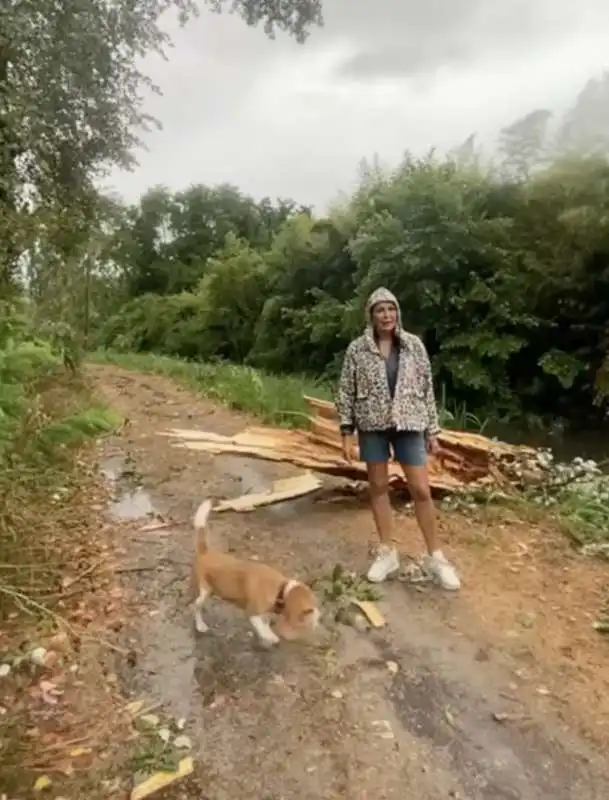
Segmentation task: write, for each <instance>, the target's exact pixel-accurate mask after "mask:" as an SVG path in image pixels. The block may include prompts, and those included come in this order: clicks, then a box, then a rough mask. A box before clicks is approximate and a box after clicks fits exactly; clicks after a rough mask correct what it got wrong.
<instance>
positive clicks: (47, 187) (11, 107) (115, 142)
mask: <svg viewBox="0 0 609 800" xmlns="http://www.w3.org/2000/svg"><path fill="white" fill-rule="evenodd" d="M206 5H208V6H210V7H211V9H212V10H213V11H216V12H221V11H223V10H224V9H225V8H226V6H227V3H226V2H225V0H206ZM170 9H176V10H177V11H178V13H179V15H180V18H181V20H182V21H186V20H187V19H188V17H189V16H190V15H192V14H195V13H197V4H196V2H195V0H132V2H129V3H110V4H109V3H107V2H106V0H62V1H61V2H48V0H9V2H8V3H5V4H4V6H3V8H2V11H1V12H0V14H1V17H0V20H1V25H0V153H1V156H0V220H1V223H2V224H1V228H0V240H2V241H3V242H4V243H5V244H4V252H3V262H2V264H0V280H1V281H3V282H4V283H5V284H8V282H9V279H10V276H11V275H12V273H13V272H14V270H15V269H16V266H17V262H18V258H19V251H20V247H22V246H23V243H21V242H19V241H18V237H17V236H16V235H15V234H14V224H13V223H14V215H15V214H16V213H18V214H20V213H22V212H23V211H24V208H23V204H24V193H25V192H27V196H28V202H27V203H25V208H26V209H28V208H31V206H32V203H33V204H34V205H37V206H39V205H43V206H45V207H50V208H54V209H63V208H71V209H72V212H71V226H72V228H73V227H74V224H75V222H77V223H78V224H77V226H76V230H77V232H79V233H81V232H83V231H86V228H87V224H88V222H89V221H90V220H91V219H92V217H93V216H94V214H95V200H96V196H95V193H94V192H92V191H91V187H92V181H93V179H94V178H95V177H96V176H97V175H99V174H100V173H101V172H103V171H104V170H106V169H108V168H109V167H111V166H119V167H126V168H129V167H131V166H132V165H133V163H134V154H133V150H134V147H135V145H136V144H137V143H138V141H139V138H138V137H139V135H140V132H141V131H142V130H143V129H146V128H148V127H149V126H150V125H152V124H154V123H155V121H154V120H153V119H151V118H150V117H149V116H148V115H147V114H146V113H145V112H144V111H143V107H142V102H143V97H142V92H141V89H142V86H143V85H148V86H150V85H151V84H150V81H149V80H148V79H147V77H146V75H145V74H144V73H142V71H141V69H140V67H139V66H138V64H139V63H140V60H141V57H142V56H143V55H145V54H146V53H147V52H150V51H154V52H158V53H164V52H165V50H166V47H167V45H168V44H169V42H168V37H167V35H166V34H164V33H163V31H162V29H161V27H160V19H161V17H162V15H163V14H164V13H165V12H166V11H168V10H170ZM231 10H232V11H234V12H236V13H238V14H240V15H241V16H242V18H243V19H244V20H245V22H246V23H247V24H248V25H257V24H259V23H262V24H263V25H264V27H265V30H266V32H267V33H268V34H269V35H271V36H272V35H274V34H275V32H276V31H278V30H281V31H285V32H287V33H288V34H291V35H293V36H295V37H296V39H298V40H299V41H303V40H304V39H305V38H306V35H307V32H308V30H309V29H310V27H311V26H313V25H319V24H321V8H320V2H319V0H282V2H276V0H235V2H233V3H232V5H231ZM76 210H77V211H78V217H79V219H78V220H77V219H76V214H75V211H76ZM62 246H63V249H64V255H66V253H67V252H68V251H67V250H66V247H67V243H66V242H65V241H64V242H63V243H62Z"/></svg>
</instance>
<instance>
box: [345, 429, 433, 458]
mask: <svg viewBox="0 0 609 800" xmlns="http://www.w3.org/2000/svg"><path fill="white" fill-rule="evenodd" d="M357 438H358V444H359V453H360V456H359V457H360V460H361V461H364V462H365V463H366V464H384V463H386V462H388V461H389V460H390V459H391V453H392V451H393V456H394V458H395V460H396V461H398V462H399V463H400V464H406V465H407V466H409V467H424V466H425V464H426V463H427V441H426V438H425V434H424V433H421V432H420V431H396V430H395V428H392V429H391V430H386V431H358V434H357Z"/></svg>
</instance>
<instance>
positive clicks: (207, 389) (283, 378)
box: [89, 350, 487, 433]
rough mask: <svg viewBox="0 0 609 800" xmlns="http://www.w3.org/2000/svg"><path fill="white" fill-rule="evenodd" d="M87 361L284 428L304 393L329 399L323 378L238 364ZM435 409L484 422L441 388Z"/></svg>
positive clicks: (122, 358) (454, 419) (109, 353)
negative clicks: (161, 381)
mask: <svg viewBox="0 0 609 800" xmlns="http://www.w3.org/2000/svg"><path fill="white" fill-rule="evenodd" d="M89 361H91V362H93V363H96V364H115V365H116V366H119V367H123V368H125V369H130V370H134V371H136V372H147V373H152V374H156V375H165V376H166V377H168V378H172V379H173V380H175V381H177V382H178V383H181V384H182V385H184V386H187V387H188V388H189V389H194V390H195V391H196V392H198V393H199V394H201V395H203V396H204V397H207V398H209V399H210V400H215V401H216V402H219V403H222V404H223V405H225V406H227V407H228V408H232V409H235V410H236V411H246V412H248V413H250V414H253V415H254V416H256V417H258V418H259V419H261V420H262V421H263V422H265V423H269V424H273V425H280V426H283V427H289V428H298V427H304V426H305V425H306V416H307V411H308V409H307V405H306V403H305V402H304V400H303V396H304V395H309V396H312V397H318V398H320V399H321V400H330V401H332V400H333V399H334V388H335V387H333V386H332V385H330V384H329V383H327V382H324V381H321V380H319V381H316V380H314V379H312V378H310V377H303V376H298V375H270V374H268V373H265V372H262V371H260V370H257V369H253V368H252V367H245V366H241V365H239V364H223V363H201V362H196V361H185V360H182V359H179V358H172V357H170V356H160V355H154V354H153V353H119V352H116V351H113V350H97V351H95V352H93V353H91V354H90V355H89ZM438 413H439V417H440V424H441V425H442V426H443V427H444V428H452V429H453V430H470V431H475V432H477V433H482V432H483V430H484V428H485V427H486V423H487V421H485V420H480V419H479V418H478V417H476V416H475V415H473V414H470V413H469V412H468V411H467V409H466V408H465V406H461V407H459V408H456V407H454V408H450V406H449V404H447V402H446V398H445V394H444V392H442V397H441V398H440V403H439V409H438Z"/></svg>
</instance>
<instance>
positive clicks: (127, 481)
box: [101, 456, 156, 520]
mask: <svg viewBox="0 0 609 800" xmlns="http://www.w3.org/2000/svg"><path fill="white" fill-rule="evenodd" d="M101 473H102V475H103V476H104V477H105V478H106V480H107V481H109V482H110V483H111V484H112V485H113V486H114V487H115V490H116V499H115V500H113V501H112V502H111V503H109V505H108V511H109V512H110V514H111V515H112V517H114V519H117V520H129V519H142V518H144V517H153V516H156V510H155V507H154V505H153V503H152V498H151V497H150V494H149V493H148V492H147V491H146V489H144V488H143V487H142V486H139V485H135V486H134V485H133V483H134V481H133V477H134V476H133V472H132V470H130V469H129V468H128V466H127V460H126V459H125V458H124V457H123V456H113V457H111V458H108V459H106V460H105V461H104V463H103V464H102V467H101Z"/></svg>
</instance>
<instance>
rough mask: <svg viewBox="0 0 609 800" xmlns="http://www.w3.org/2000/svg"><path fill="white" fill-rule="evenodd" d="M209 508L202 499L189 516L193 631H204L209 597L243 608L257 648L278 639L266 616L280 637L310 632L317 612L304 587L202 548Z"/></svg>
mask: <svg viewBox="0 0 609 800" xmlns="http://www.w3.org/2000/svg"><path fill="white" fill-rule="evenodd" d="M211 509H212V503H211V500H205V501H204V502H203V503H201V505H200V506H199V508H198V510H197V512H196V514H195V518H194V527H195V564H194V574H195V580H196V584H197V590H198V596H197V598H196V600H195V627H196V629H197V631H198V632H199V633H205V632H206V631H207V630H209V628H208V626H207V624H206V623H205V621H204V619H203V615H202V610H203V605H204V604H205V601H206V600H207V598H208V597H209V596H210V595H215V596H217V597H220V598H222V599H223V600H226V601H228V602H229V603H233V605H236V606H238V607H239V608H241V609H243V611H245V613H246V614H247V615H248V617H249V620H250V622H251V625H252V627H253V629H254V631H255V632H256V634H257V636H258V639H259V640H260V642H261V644H263V645H265V646H267V647H270V646H272V645H274V644H278V643H279V641H280V639H279V637H278V636H277V634H276V633H275V632H274V631H273V630H272V628H271V627H270V625H269V616H270V615H271V614H272V615H275V616H276V618H277V630H278V632H279V634H280V635H281V637H282V638H283V639H296V638H298V637H299V636H301V635H303V634H304V633H310V632H311V631H313V630H314V629H315V628H316V627H317V623H318V622H319V617H320V612H319V608H318V605H317V600H316V598H315V595H314V594H313V592H312V590H311V589H310V588H309V587H308V586H306V585H305V584H304V583H300V582H299V581H296V580H288V579H287V578H286V577H284V576H283V575H282V574H281V573H280V572H278V571H277V570H276V569H274V568H273V567H269V566H267V565H266V564H259V563H257V562H253V561H245V560H243V559H240V558H236V557H235V556H232V555H230V554H229V553H221V552H218V551H215V550H210V549H209V548H208V546H207V537H206V529H207V521H208V518H209V514H210V512H211Z"/></svg>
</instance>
